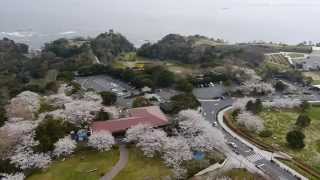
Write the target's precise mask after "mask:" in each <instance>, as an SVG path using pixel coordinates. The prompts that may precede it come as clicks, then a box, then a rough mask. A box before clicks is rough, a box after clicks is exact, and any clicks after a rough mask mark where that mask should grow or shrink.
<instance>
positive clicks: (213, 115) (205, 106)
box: [199, 98, 298, 180]
mask: <svg viewBox="0 0 320 180" xmlns="http://www.w3.org/2000/svg"><path fill="white" fill-rule="evenodd" d="M199 101H200V102H201V106H202V113H203V115H204V116H205V118H206V119H207V120H208V121H210V122H211V123H216V124H217V125H218V126H219V127H218V128H219V129H221V131H222V132H223V133H224V135H225V140H226V141H227V142H233V143H235V144H236V145H237V148H236V150H235V149H234V148H231V147H230V149H232V150H233V152H234V155H236V156H242V157H244V158H245V159H246V160H247V162H246V163H248V162H249V163H251V164H252V165H253V166H254V167H256V166H257V165H261V164H263V165H262V166H261V167H260V168H259V171H257V172H261V171H262V172H263V173H264V174H266V175H268V176H269V177H270V178H271V179H273V180H297V179H298V178H296V177H295V176H293V175H292V174H291V173H289V172H287V171H286V170H284V169H282V168H280V167H279V166H278V165H277V164H275V163H272V162H271V161H270V160H271V158H272V154H271V155H270V153H264V152H263V151H259V148H257V147H255V146H254V145H252V144H251V146H250V145H248V144H245V143H243V141H241V140H240V139H239V137H237V136H235V135H234V134H232V133H231V134H230V133H229V132H227V131H226V129H225V128H223V127H221V126H220V125H221V120H220V122H219V121H218V116H220V119H221V118H223V112H224V111H223V110H224V109H227V108H228V107H230V106H231V105H232V102H233V100H232V99H225V100H221V101H216V100H210V99H207V100H205V99H204V98H201V99H200V100H199ZM220 111H221V113H219V112H220ZM246 163H244V165H245V164H246ZM250 167H251V168H252V166H250ZM257 169H258V168H257ZM257 169H256V170H257Z"/></svg>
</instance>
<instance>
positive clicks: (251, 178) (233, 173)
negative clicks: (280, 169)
mask: <svg viewBox="0 0 320 180" xmlns="http://www.w3.org/2000/svg"><path fill="white" fill-rule="evenodd" d="M223 175H224V176H227V177H230V178H231V179H232V180H244V179H245V180H258V179H259V180H261V179H262V177H260V176H259V175H257V174H252V173H250V172H249V171H247V170H246V169H231V170H229V171H227V172H225V173H224V174H223Z"/></svg>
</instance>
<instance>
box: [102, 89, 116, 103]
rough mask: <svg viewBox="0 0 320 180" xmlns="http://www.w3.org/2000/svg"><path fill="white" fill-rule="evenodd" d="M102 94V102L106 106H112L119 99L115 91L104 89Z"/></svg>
mask: <svg viewBox="0 0 320 180" xmlns="http://www.w3.org/2000/svg"><path fill="white" fill-rule="evenodd" d="M100 95H101V97H102V104H103V105H105V106H111V105H113V104H115V103H116V101H117V96H116V95H115V94H114V93H113V92H108V91H104V92H101V93H100Z"/></svg>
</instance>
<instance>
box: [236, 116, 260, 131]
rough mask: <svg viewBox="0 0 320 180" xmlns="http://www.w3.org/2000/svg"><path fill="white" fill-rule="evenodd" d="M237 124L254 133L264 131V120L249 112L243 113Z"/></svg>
mask: <svg viewBox="0 0 320 180" xmlns="http://www.w3.org/2000/svg"><path fill="white" fill-rule="evenodd" d="M237 122H238V123H239V124H241V125H243V126H245V127H246V128H247V129H248V130H250V131H253V132H256V131H258V132H260V131H262V130H263V129H264V125H263V120H262V119H261V118H260V117H259V116H256V115H253V114H252V113H250V112H248V111H243V112H241V113H240V114H239V115H238V117H237Z"/></svg>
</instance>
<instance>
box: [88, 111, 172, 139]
mask: <svg viewBox="0 0 320 180" xmlns="http://www.w3.org/2000/svg"><path fill="white" fill-rule="evenodd" d="M128 114H129V117H126V118H120V119H115V120H108V121H96V122H93V123H92V125H91V129H92V131H93V132H95V131H109V132H111V133H120V132H124V131H126V130H127V129H129V128H131V127H132V126H135V125H138V124H148V125H150V126H151V127H159V126H164V125H167V124H168V123H169V122H168V119H167V117H166V116H165V115H164V114H163V113H162V111H161V110H160V108H159V106H149V107H141V108H134V109H129V110H128Z"/></svg>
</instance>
